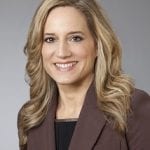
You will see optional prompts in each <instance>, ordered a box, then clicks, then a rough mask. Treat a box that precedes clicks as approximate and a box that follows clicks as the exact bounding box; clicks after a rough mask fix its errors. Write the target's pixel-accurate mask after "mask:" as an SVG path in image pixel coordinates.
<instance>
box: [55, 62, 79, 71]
mask: <svg viewBox="0 0 150 150" xmlns="http://www.w3.org/2000/svg"><path fill="white" fill-rule="evenodd" d="M76 64H77V61H75V62H70V63H55V66H56V68H57V69H58V70H59V71H70V70H72V69H73V68H74V66H75V65H76Z"/></svg>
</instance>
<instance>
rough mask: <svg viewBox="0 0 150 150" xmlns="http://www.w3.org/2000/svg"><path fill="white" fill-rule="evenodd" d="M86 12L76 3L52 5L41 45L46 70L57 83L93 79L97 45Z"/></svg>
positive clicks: (62, 83)
mask: <svg viewBox="0 0 150 150" xmlns="http://www.w3.org/2000/svg"><path fill="white" fill-rule="evenodd" d="M95 47H96V46H95V42H94V39H93V37H92V35H91V33H90V31H89V28H88V26H87V22H86V19H85V16H84V15H83V14H82V13H81V12H80V11H79V10H77V9H76V8H73V7H69V6H66V7H57V8H55V9H53V10H52V11H51V12H50V14H49V16H48V18H47V21H46V24H45V28H44V41H43V47H42V57H43V64H44V68H45V70H46V72H47V73H48V74H49V75H50V76H51V78H53V80H54V81H55V82H56V84H57V85H58V86H59V85H64V84H76V83H82V82H84V81H86V82H87V81H91V79H92V78H93V72H94V63H95V58H96V48H95Z"/></svg>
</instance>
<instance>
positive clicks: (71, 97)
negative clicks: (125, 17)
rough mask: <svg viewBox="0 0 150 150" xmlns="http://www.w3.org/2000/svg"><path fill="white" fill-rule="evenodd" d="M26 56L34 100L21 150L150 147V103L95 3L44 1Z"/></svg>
mask: <svg viewBox="0 0 150 150" xmlns="http://www.w3.org/2000/svg"><path fill="white" fill-rule="evenodd" d="M25 53H26V55H27V58H28V60H27V65H26V70H27V73H28V76H29V79H30V80H29V85H30V100H29V101H28V102H27V103H26V104H24V105H23V106H22V108H21V110H20V112H19V115H18V131H19V132H18V133H19V142H20V143H19V144H20V150H49V149H50V150H55V149H56V150H67V149H69V150H99V149H102V150H110V149H111V150H135V149H139V150H141V149H144V150H146V148H147V147H149V146H150V145H149V142H148V139H149V138H150V133H149V132H147V131H148V127H149V125H150V121H149V120H150V115H148V113H147V112H148V110H149V109H150V97H149V95H148V94H147V93H145V92H143V91H141V90H137V89H135V88H134V86H133V83H132V81H131V80H130V78H129V77H128V76H127V75H125V74H123V71H122V67H121V48H120V45H119V42H118V40H117V38H116V36H115V33H114V32H113V30H112V28H111V26H110V25H109V23H108V21H107V19H106V17H105V16H104V14H103V10H102V8H101V7H100V6H98V4H97V3H96V1H94V0H43V2H42V3H41V5H40V6H39V8H38V9H37V11H36V13H35V16H34V17H33V20H32V23H31V26H30V30H29V34H28V39H27V43H26V45H25ZM142 116H144V118H143V117H142ZM141 122H142V126H141ZM137 131H138V132H137ZM112 137H113V138H112Z"/></svg>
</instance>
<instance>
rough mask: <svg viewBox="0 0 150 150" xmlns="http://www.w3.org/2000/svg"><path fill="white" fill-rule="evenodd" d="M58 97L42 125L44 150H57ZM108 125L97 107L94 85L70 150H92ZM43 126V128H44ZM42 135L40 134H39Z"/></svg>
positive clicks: (82, 111)
mask: <svg viewBox="0 0 150 150" xmlns="http://www.w3.org/2000/svg"><path fill="white" fill-rule="evenodd" d="M57 97H58V96H57V95H55V97H54V98H53V100H52V103H51V104H50V108H49V111H48V114H47V116H46V119H45V121H44V122H43V123H42V125H41V127H40V128H41V129H40V130H39V132H41V134H42V135H43V133H45V135H43V136H42V137H41V138H40V141H39V144H46V145H43V146H42V145H40V147H44V148H45V149H44V150H55V149H56V148H55V127H54V121H55V114H56V108H57ZM105 123H106V120H105V118H104V115H103V113H102V112H101V111H100V110H99V108H98V106H97V98H96V93H95V88H94V84H93V83H92V84H91V86H90V87H89V89H88V91H87V94H86V97H85V101H84V104H83V107H82V109H81V112H80V115H79V118H78V121H77V123H76V126H75V129H74V133H73V136H72V139H71V142H70V146H69V150H80V149H82V150H91V149H92V147H93V146H94V144H95V143H96V141H97V138H98V137H99V136H100V134H101V132H102V129H103V127H104V125H105ZM42 126H43V127H42ZM39 134H40V133H39Z"/></svg>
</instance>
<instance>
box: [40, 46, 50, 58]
mask: <svg viewBox="0 0 150 150" xmlns="http://www.w3.org/2000/svg"><path fill="white" fill-rule="evenodd" d="M49 57H51V51H50V50H48V48H47V47H46V46H43V47H42V58H43V61H46V60H47V59H49Z"/></svg>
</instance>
